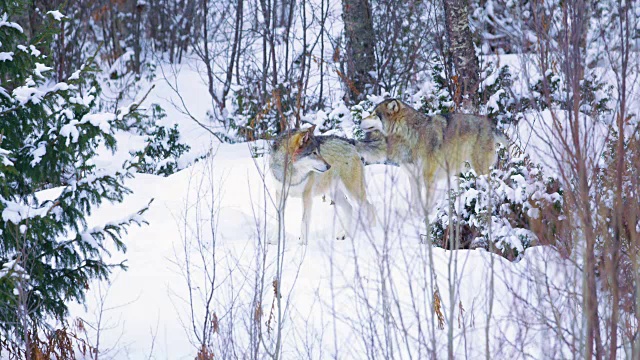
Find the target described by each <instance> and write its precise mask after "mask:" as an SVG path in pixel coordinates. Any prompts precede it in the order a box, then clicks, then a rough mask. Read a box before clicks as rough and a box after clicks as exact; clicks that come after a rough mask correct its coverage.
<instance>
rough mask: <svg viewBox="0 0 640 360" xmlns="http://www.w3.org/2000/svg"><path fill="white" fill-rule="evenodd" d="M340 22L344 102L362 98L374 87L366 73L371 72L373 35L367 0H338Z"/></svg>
mask: <svg viewBox="0 0 640 360" xmlns="http://www.w3.org/2000/svg"><path fill="white" fill-rule="evenodd" d="M342 19H343V20H344V31H345V35H346V40H347V58H346V61H347V76H346V78H343V81H345V82H346V86H347V89H348V91H347V97H348V100H351V101H355V100H357V99H359V98H363V96H364V94H366V93H370V92H372V91H371V90H373V89H371V88H370V87H371V86H375V83H374V79H373V77H372V76H371V74H370V71H373V70H375V64H376V62H375V55H374V49H375V35H374V33H373V21H372V19H371V5H370V4H369V1H368V0H342Z"/></svg>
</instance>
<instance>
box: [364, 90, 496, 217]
mask: <svg viewBox="0 0 640 360" xmlns="http://www.w3.org/2000/svg"><path fill="white" fill-rule="evenodd" d="M360 126H361V127H362V129H363V130H364V131H365V132H367V133H369V132H375V131H379V132H380V133H381V134H382V136H384V137H385V139H386V156H387V159H388V160H389V161H391V162H395V163H397V164H400V165H401V166H402V167H404V168H405V170H407V171H408V172H409V174H410V176H411V180H412V181H411V197H412V201H413V205H417V202H420V203H421V204H425V203H423V202H422V195H421V193H420V190H421V188H422V186H426V188H427V192H426V197H427V199H426V200H427V201H426V205H427V207H430V204H431V203H432V202H433V191H434V190H435V186H434V184H433V181H434V180H435V179H436V178H437V177H444V176H450V175H452V174H455V173H456V172H459V171H460V170H462V168H463V167H464V165H465V162H467V161H469V162H470V163H471V165H472V166H473V169H474V170H475V171H476V172H477V173H479V174H486V173H488V172H489V168H490V167H491V165H492V164H493V163H494V162H495V160H496V152H495V150H496V142H499V143H503V144H505V145H506V140H505V138H504V136H502V135H499V134H497V133H496V132H495V127H494V126H493V124H492V123H491V121H490V120H489V119H488V118H487V117H486V116H479V115H470V114H447V115H435V116H426V115H424V114H423V113H421V112H419V111H417V110H415V109H413V108H412V107H411V106H409V105H407V104H405V103H404V102H402V101H400V100H397V99H387V100H385V101H383V102H381V103H379V104H378V105H376V106H375V108H374V110H373V112H372V113H371V115H369V116H367V117H366V118H364V119H363V120H362V122H361V125H360ZM361 151H363V152H367V151H368V149H366V148H361ZM369 152H370V153H369V154H365V155H363V157H364V158H366V157H372V158H375V157H377V156H379V153H376V152H371V151H369Z"/></svg>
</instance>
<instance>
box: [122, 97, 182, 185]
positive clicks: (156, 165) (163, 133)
mask: <svg viewBox="0 0 640 360" xmlns="http://www.w3.org/2000/svg"><path fill="white" fill-rule="evenodd" d="M151 109H152V115H151V116H149V117H146V126H144V127H141V128H140V130H141V131H143V134H144V135H146V141H145V143H146V145H145V147H144V148H143V149H142V150H139V151H137V152H135V153H133V154H132V155H134V157H135V159H136V161H134V165H135V166H136V167H137V169H138V171H140V172H143V173H147V174H156V175H163V176H169V175H171V174H173V173H175V172H176V171H178V170H181V168H180V166H179V163H178V159H179V158H180V156H182V155H183V154H184V153H186V152H187V151H189V149H190V148H191V147H190V146H189V145H187V144H183V143H181V142H180V131H179V130H178V125H174V126H173V127H172V128H169V127H166V126H163V125H159V124H158V122H159V121H160V120H161V119H163V118H165V117H166V114H165V112H164V110H163V109H162V107H160V106H159V105H157V104H154V105H153V106H152V107H151Z"/></svg>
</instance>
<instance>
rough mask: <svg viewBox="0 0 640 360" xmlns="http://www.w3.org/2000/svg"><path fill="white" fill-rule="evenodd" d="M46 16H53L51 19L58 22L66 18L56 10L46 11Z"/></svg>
mask: <svg viewBox="0 0 640 360" xmlns="http://www.w3.org/2000/svg"><path fill="white" fill-rule="evenodd" d="M47 14H49V15H51V16H53V18H54V19H55V20H56V21H60V20H62V19H63V18H65V17H66V16H65V15H63V14H62V13H61V12H60V11H58V10H52V11H47Z"/></svg>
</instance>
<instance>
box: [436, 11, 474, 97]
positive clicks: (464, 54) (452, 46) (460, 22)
mask: <svg viewBox="0 0 640 360" xmlns="http://www.w3.org/2000/svg"><path fill="white" fill-rule="evenodd" d="M443 1H444V13H445V23H446V27H447V40H448V42H449V51H450V55H451V57H452V60H453V66H454V68H455V73H456V78H455V80H454V96H453V100H454V101H455V103H456V105H457V106H459V105H460V104H462V107H463V108H469V107H472V108H475V107H476V105H477V101H476V99H475V97H476V93H477V91H478V86H479V84H480V80H479V65H478V58H477V57H476V53H475V49H474V48H473V39H472V36H471V29H469V5H468V2H467V1H466V0H443Z"/></svg>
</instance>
